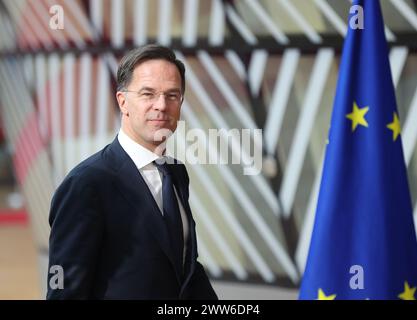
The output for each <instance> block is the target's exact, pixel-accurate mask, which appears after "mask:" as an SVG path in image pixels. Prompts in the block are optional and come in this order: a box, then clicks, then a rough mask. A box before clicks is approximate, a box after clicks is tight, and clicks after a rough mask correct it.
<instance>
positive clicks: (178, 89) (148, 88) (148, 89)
mask: <svg viewBox="0 0 417 320" xmlns="http://www.w3.org/2000/svg"><path fill="white" fill-rule="evenodd" d="M143 91H152V92H156V90H155V89H154V88H151V87H142V88H140V89H139V91H138V92H143ZM165 92H181V89H180V88H171V89H168V90H165Z"/></svg>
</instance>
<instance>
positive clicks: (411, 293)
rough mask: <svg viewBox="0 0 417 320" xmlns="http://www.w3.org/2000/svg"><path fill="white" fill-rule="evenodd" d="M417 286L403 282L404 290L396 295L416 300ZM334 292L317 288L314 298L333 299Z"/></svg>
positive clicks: (402, 298) (404, 298) (334, 297)
mask: <svg viewBox="0 0 417 320" xmlns="http://www.w3.org/2000/svg"><path fill="white" fill-rule="evenodd" d="M416 289H417V287H410V285H409V284H408V282H407V281H405V282H404V291H403V292H401V293H400V294H399V295H398V298H400V299H401V300H416V297H415V293H416ZM335 299H336V294H329V295H326V294H325V293H324V291H323V289H322V288H319V290H318V292H317V299H316V300H335Z"/></svg>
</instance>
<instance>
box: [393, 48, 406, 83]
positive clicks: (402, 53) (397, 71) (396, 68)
mask: <svg viewBox="0 0 417 320" xmlns="http://www.w3.org/2000/svg"><path fill="white" fill-rule="evenodd" d="M407 56H408V48H407V47H394V48H392V49H391V51H390V53H389V61H390V66H391V73H392V81H393V82H394V87H395V88H396V87H397V85H398V82H399V81H400V77H401V72H402V71H403V69H404V65H405V62H406V61H407Z"/></svg>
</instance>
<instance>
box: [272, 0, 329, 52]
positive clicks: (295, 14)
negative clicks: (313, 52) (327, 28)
mask: <svg viewBox="0 0 417 320" xmlns="http://www.w3.org/2000/svg"><path fill="white" fill-rule="evenodd" d="M279 2H280V4H281V5H282V6H283V7H284V9H285V10H286V11H287V12H288V14H289V15H290V16H291V17H292V18H293V19H294V21H295V23H296V24H298V25H299V26H300V28H301V30H303V32H304V33H305V35H306V36H307V38H308V39H309V40H310V41H311V42H313V43H316V44H318V43H321V42H322V41H323V40H322V38H321V37H320V35H319V34H318V33H317V32H316V30H315V29H314V28H313V27H312V26H311V25H310V24H309V23H308V22H307V20H306V19H305V18H304V17H303V15H302V14H301V13H300V12H299V11H298V10H297V9H296V8H295V6H294V5H293V4H292V3H291V2H290V1H288V0H279Z"/></svg>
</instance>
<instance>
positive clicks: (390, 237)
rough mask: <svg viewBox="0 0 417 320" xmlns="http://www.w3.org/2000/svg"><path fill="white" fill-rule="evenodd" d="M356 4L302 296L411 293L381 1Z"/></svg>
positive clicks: (411, 257)
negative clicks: (358, 16) (358, 18)
mask: <svg viewBox="0 0 417 320" xmlns="http://www.w3.org/2000/svg"><path fill="white" fill-rule="evenodd" d="M354 5H359V6H361V8H362V9H363V18H364V24H363V29H353V28H352V27H350V28H349V30H348V34H347V37H346V39H345V44H344V48H343V53H342V60H341V65H340V73H339V80H338V84H337V91H336V97H335V101H334V107H333V114H332V120H331V127H330V133H329V143H328V145H327V150H326V157H325V162H324V168H323V176H322V181H321V185H320V193H319V200H318V204H317V211H316V218H315V225H314V229H313V234H312V239H311V243H310V251H309V256H308V259H307V265H306V269H305V273H304V277H303V281H302V285H301V291H300V298H301V299H327V300H332V299H404V300H415V298H416V292H415V291H416V287H417V241H416V234H415V229H414V225H413V219H412V206H411V198H410V193H409V188H408V182H407V173H406V167H405V161H404V157H403V150H402V142H401V126H400V121H399V115H398V111H397V107H396V101H395V93H394V88H393V82H392V78H391V71H390V65H389V60H388V48H387V43H386V40H385V36H384V25H383V19H382V14H381V8H380V5H379V1H376V0H371V1H370V0H366V1H354ZM358 12H360V11H358ZM359 25H360V24H359Z"/></svg>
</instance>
